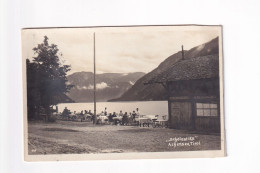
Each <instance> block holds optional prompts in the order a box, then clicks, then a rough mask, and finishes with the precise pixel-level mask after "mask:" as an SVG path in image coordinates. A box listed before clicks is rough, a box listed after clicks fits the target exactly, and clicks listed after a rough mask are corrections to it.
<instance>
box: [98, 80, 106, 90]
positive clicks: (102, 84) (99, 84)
mask: <svg viewBox="0 0 260 173" xmlns="http://www.w3.org/2000/svg"><path fill="white" fill-rule="evenodd" d="M108 87H109V86H108V85H107V83H105V82H101V83H97V85H96V88H97V90H102V89H105V88H108Z"/></svg>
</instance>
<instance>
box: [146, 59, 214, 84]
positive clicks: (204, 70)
mask: <svg viewBox="0 0 260 173" xmlns="http://www.w3.org/2000/svg"><path fill="white" fill-rule="evenodd" d="M216 77H219V56H218V55H217V54H216V55H208V56H202V57H197V58H191V59H185V60H180V61H179V62H177V63H175V64H174V65H173V66H171V67H170V68H168V69H167V70H165V71H163V72H162V73H160V74H159V75H157V76H155V77H153V78H152V79H150V80H149V81H147V82H146V83H145V84H152V83H162V82H168V81H179V80H194V79H206V78H216Z"/></svg>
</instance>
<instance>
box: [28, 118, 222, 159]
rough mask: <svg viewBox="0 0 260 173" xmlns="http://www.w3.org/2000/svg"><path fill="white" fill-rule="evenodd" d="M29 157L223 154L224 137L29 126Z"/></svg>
mask: <svg viewBox="0 0 260 173" xmlns="http://www.w3.org/2000/svg"><path fill="white" fill-rule="evenodd" d="M28 132H29V134H28V137H29V140H28V146H29V150H28V152H29V154H36V155H39V154H69V153H70V154H72V153H73V154H75V153H78V154H79V153H122V152H164V151H167V152H169V151H195V150H219V149H220V136H219V135H217V134H211V135H207V134H201V133H196V132H189V131H184V130H175V129H168V128H152V127H149V128H148V127H136V126H115V125H95V126H94V125H93V124H92V123H90V122H71V121H57V122H56V123H43V122H29V124H28Z"/></svg>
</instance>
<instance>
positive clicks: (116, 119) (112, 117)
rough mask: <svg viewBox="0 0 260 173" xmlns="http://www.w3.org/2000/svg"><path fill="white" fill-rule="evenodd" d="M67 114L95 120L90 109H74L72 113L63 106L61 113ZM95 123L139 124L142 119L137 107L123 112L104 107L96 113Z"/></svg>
mask: <svg viewBox="0 0 260 173" xmlns="http://www.w3.org/2000/svg"><path fill="white" fill-rule="evenodd" d="M65 114H67V116H68V117H69V116H71V117H73V116H78V117H81V121H82V120H85V119H89V120H90V121H93V123H94V122H95V117H94V114H93V113H92V112H91V110H89V111H87V110H85V111H81V112H80V113H76V111H74V112H73V113H72V112H70V110H68V109H67V107H65V109H64V110H63V112H62V115H65ZM96 117H97V120H96V122H97V123H109V124H114V125H119V124H120V125H129V124H132V123H137V124H140V120H141V119H142V115H140V113H139V108H136V110H133V112H129V113H127V112H125V113H123V111H122V110H120V112H119V113H116V112H113V113H108V112H107V108H106V107H105V110H104V111H102V112H101V113H99V114H97V116H96ZM140 125H141V124H140Z"/></svg>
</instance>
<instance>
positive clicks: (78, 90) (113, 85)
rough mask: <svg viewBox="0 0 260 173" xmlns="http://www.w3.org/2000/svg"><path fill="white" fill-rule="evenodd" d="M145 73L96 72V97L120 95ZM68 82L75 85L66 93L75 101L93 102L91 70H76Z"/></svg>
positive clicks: (101, 99) (111, 97) (115, 96)
mask: <svg viewBox="0 0 260 173" xmlns="http://www.w3.org/2000/svg"><path fill="white" fill-rule="evenodd" d="M144 75H145V73H142V72H136V73H126V74H125V73H103V74H96V89H97V92H96V99H97V101H107V100H110V99H113V98H118V97H120V96H121V95H122V94H123V93H125V92H126V91H127V90H128V89H129V88H130V87H132V86H133V85H134V83H135V82H136V81H137V80H138V79H139V78H141V77H142V76H144ZM67 78H68V83H69V84H72V85H75V87H74V88H72V89H71V90H70V92H69V93H68V94H67V95H68V97H70V98H71V99H72V100H74V101H75V102H93V97H94V96H93V95H94V93H93V89H94V85H93V81H94V74H93V73H92V72H76V73H73V74H71V75H69V76H68V77H67Z"/></svg>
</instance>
